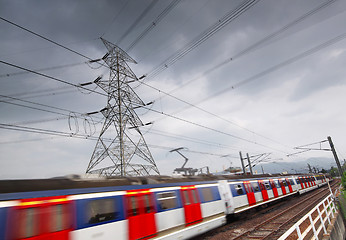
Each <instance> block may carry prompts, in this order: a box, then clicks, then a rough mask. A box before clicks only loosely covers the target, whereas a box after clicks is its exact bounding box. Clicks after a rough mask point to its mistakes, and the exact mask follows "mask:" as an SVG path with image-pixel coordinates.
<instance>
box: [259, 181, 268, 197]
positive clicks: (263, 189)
mask: <svg viewBox="0 0 346 240" xmlns="http://www.w3.org/2000/svg"><path fill="white" fill-rule="evenodd" d="M258 185H259V186H260V189H261V193H262V198H263V202H265V201H267V200H268V199H269V197H268V192H267V189H266V187H265V186H264V183H263V180H258Z"/></svg>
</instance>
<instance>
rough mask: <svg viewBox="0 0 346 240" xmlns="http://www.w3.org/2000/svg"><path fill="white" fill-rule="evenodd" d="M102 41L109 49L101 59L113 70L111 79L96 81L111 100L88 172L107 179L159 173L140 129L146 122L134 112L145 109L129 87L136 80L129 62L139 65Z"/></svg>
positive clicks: (103, 111) (106, 109) (108, 43)
mask: <svg viewBox="0 0 346 240" xmlns="http://www.w3.org/2000/svg"><path fill="white" fill-rule="evenodd" d="M101 40H102V42H103V43H104V45H105V46H106V48H107V50H108V53H107V54H106V55H105V56H104V57H103V58H102V60H103V61H104V62H105V63H106V64H107V65H108V67H109V68H110V77H109V79H107V80H102V78H101V77H99V78H97V79H96V80H95V81H94V82H95V83H96V84H97V86H99V87H100V88H101V89H102V90H104V91H105V92H106V93H107V95H108V101H107V107H106V108H104V109H103V110H101V113H102V114H103V116H104V117H105V121H104V124H103V127H102V130H101V133H100V136H99V138H98V140H97V143H96V146H95V149H94V152H93V154H92V156H91V160H90V162H89V165H88V168H87V170H86V173H87V174H98V175H99V176H107V177H110V176H144V175H155V174H160V173H159V170H158V168H157V166H156V164H155V161H154V159H153V157H152V155H151V153H150V151H149V148H148V146H147V144H146V142H145V140H144V137H143V135H142V133H141V131H140V129H139V127H141V126H143V123H142V121H141V120H140V119H139V117H138V115H137V114H136V112H135V110H134V109H135V108H138V107H143V106H145V104H144V102H143V101H142V100H141V99H140V98H139V97H138V95H137V94H136V93H135V92H134V90H133V89H132V88H131V86H130V85H129V83H130V82H133V81H135V80H137V77H136V75H135V74H134V73H133V71H132V70H131V68H130V67H129V66H128V65H127V62H129V63H137V62H136V61H135V60H133V59H132V58H131V57H130V56H129V55H128V54H127V53H126V52H125V51H123V50H122V49H121V48H119V47H118V46H116V45H114V44H112V43H110V42H108V41H106V40H104V39H102V38H101Z"/></svg>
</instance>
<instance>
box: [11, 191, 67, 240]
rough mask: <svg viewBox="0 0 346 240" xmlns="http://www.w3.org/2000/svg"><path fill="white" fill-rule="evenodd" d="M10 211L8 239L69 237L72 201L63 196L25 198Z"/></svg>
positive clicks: (58, 239)
mask: <svg viewBox="0 0 346 240" xmlns="http://www.w3.org/2000/svg"><path fill="white" fill-rule="evenodd" d="M12 213H13V215H12V216H11V219H10V222H11V223H10V226H9V235H10V239H16V240H22V239H23V240H24V239H25V240H69V239H71V237H70V232H71V231H72V230H73V215H72V214H71V213H72V203H71V201H69V200H68V199H67V198H66V197H65V196H64V197H59V198H57V197H49V198H35V199H25V200H22V201H21V202H20V204H19V206H18V207H16V208H15V209H14V210H13V212H12Z"/></svg>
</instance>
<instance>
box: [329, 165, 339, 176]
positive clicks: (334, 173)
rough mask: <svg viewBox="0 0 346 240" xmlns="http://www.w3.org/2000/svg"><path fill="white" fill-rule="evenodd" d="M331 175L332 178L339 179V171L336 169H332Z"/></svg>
mask: <svg viewBox="0 0 346 240" xmlns="http://www.w3.org/2000/svg"><path fill="white" fill-rule="evenodd" d="M329 173H330V176H332V177H337V176H338V175H339V172H338V169H337V168H335V167H331V168H330V170H329Z"/></svg>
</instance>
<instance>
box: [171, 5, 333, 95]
mask: <svg viewBox="0 0 346 240" xmlns="http://www.w3.org/2000/svg"><path fill="white" fill-rule="evenodd" d="M336 1H338V0H330V1H328V2H324V3H322V4H320V5H318V6H317V7H316V8H314V9H312V10H311V11H309V12H307V13H305V14H303V15H302V16H300V17H299V18H296V19H294V20H293V21H292V22H290V23H288V24H286V25H285V26H283V27H281V28H280V29H278V30H277V31H275V32H273V33H271V34H269V35H267V36H266V37H264V38H262V39H261V40H259V41H257V42H255V43H254V44H252V45H250V46H249V47H247V48H245V49H243V50H241V51H240V52H238V53H237V54H235V55H233V56H230V57H228V58H227V59H225V60H224V61H222V62H220V63H218V64H216V65H214V66H212V67H211V68H209V69H207V70H206V71H204V72H203V73H202V74H200V75H198V76H197V77H195V78H193V79H191V80H189V81H187V82H186V83H184V84H182V85H181V86H179V87H177V88H175V89H173V90H172V91H170V92H169V93H173V92H175V91H177V90H179V89H181V88H183V87H186V86H187V85H189V84H191V83H192V82H194V81H196V80H198V79H201V78H202V77H204V76H205V75H208V74H211V73H212V72H214V71H216V70H218V69H220V68H221V67H223V66H225V65H226V64H228V63H231V62H234V61H235V60H237V59H239V58H240V57H243V56H245V55H246V54H248V53H250V52H252V51H255V50H257V49H259V48H260V47H262V46H264V44H265V43H266V42H269V40H272V39H274V38H276V37H277V36H279V35H281V34H282V33H284V32H285V31H287V30H289V29H290V28H292V27H294V26H296V25H297V24H299V23H301V22H302V21H304V20H305V19H307V18H308V17H311V16H312V15H314V14H315V13H317V12H319V11H321V10H322V9H324V8H326V7H328V6H330V5H331V4H333V3H335V2H336Z"/></svg>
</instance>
